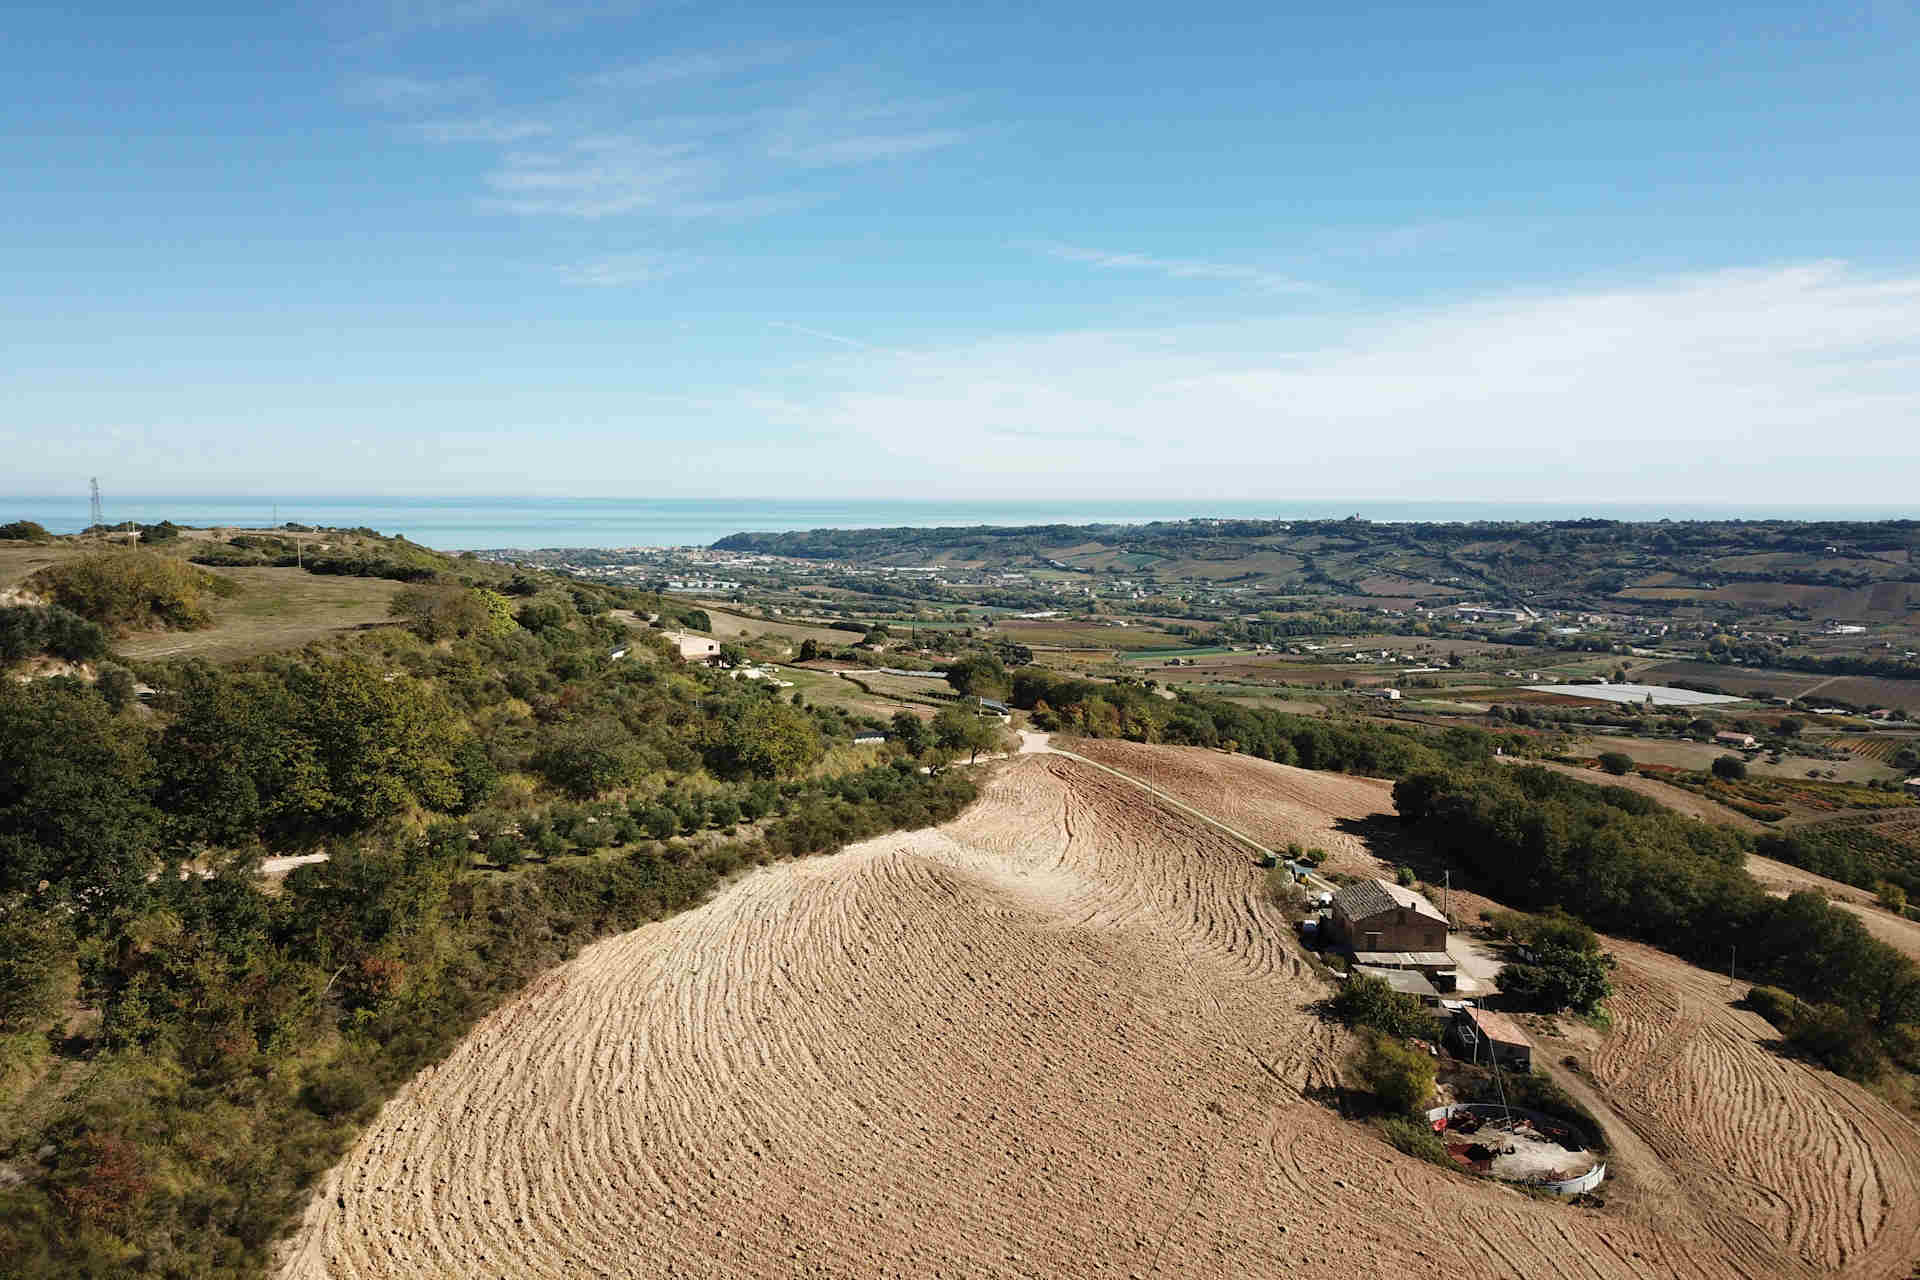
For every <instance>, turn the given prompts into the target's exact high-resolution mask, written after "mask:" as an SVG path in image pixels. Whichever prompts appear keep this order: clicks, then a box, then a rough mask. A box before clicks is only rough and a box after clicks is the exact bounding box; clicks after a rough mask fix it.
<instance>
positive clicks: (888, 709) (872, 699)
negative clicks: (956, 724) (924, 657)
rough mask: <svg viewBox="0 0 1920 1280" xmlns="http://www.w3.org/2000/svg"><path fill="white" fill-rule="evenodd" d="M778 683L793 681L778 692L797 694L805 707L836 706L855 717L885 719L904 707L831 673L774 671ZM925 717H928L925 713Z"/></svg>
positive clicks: (799, 669)
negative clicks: (805, 702) (776, 674)
mask: <svg viewBox="0 0 1920 1280" xmlns="http://www.w3.org/2000/svg"><path fill="white" fill-rule="evenodd" d="M778 671H779V674H780V678H781V679H782V680H790V681H792V682H793V688H792V689H785V690H782V691H781V692H782V693H784V694H786V695H788V696H791V695H793V694H795V693H798V694H800V695H802V696H803V697H805V698H806V700H807V705H809V706H819V707H838V708H840V709H841V710H842V711H846V712H849V713H851V714H853V715H859V716H873V717H875V718H876V719H880V720H886V719H889V718H890V717H892V715H893V713H894V712H896V711H899V710H901V708H902V707H904V706H906V704H905V703H901V702H895V701H894V700H893V699H891V698H886V697H877V696H875V695H873V694H870V693H867V692H865V691H863V690H862V689H861V688H860V687H859V686H858V685H856V684H854V683H852V682H851V681H848V680H842V679H841V678H840V677H839V676H838V675H835V674H834V673H833V672H831V671H820V670H813V669H811V668H808V667H784V666H783V667H780V668H778ZM928 714H931V712H930V711H929V713H928Z"/></svg>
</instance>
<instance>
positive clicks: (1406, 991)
mask: <svg viewBox="0 0 1920 1280" xmlns="http://www.w3.org/2000/svg"><path fill="white" fill-rule="evenodd" d="M1353 971H1354V973H1356V974H1358V975H1359V976H1361V977H1363V978H1378V979H1380V981H1382V982H1384V983H1386V984H1387V985H1388V986H1389V987H1392V988H1393V989H1394V990H1395V991H1398V992H1400V993H1401V994H1402V995H1409V996H1419V997H1420V998H1421V999H1422V1000H1424V1001H1426V1002H1427V1003H1428V1004H1438V1003H1440V991H1439V988H1437V987H1435V986H1434V985H1433V984H1432V983H1431V982H1428V981H1427V976H1426V975H1425V974H1423V973H1421V972H1420V971H1419V970H1418V969H1381V968H1377V967H1375V966H1373V965H1370V964H1356V965H1354V966H1353Z"/></svg>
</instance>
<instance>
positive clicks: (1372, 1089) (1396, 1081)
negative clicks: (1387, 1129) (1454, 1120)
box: [1348, 1032, 1438, 1115]
mask: <svg viewBox="0 0 1920 1280" xmlns="http://www.w3.org/2000/svg"><path fill="white" fill-rule="evenodd" d="M1348 1065H1349V1066H1350V1067H1352V1069H1353V1073H1354V1077H1355V1078H1356V1079H1357V1080H1359V1082H1360V1083H1361V1084H1362V1085H1364V1086H1365V1087H1366V1090H1367V1092H1368V1093H1371V1094H1372V1095H1373V1096H1374V1099H1375V1100H1376V1101H1377V1102H1379V1104H1380V1105H1381V1107H1383V1108H1384V1109H1386V1110H1388V1111H1392V1112H1397V1113H1399V1114H1402V1115H1414V1114H1417V1113H1418V1112H1420V1111H1422V1110H1424V1109H1425V1108H1426V1107H1427V1106H1428V1105H1429V1104H1430V1103H1431V1102H1432V1101H1433V1080H1434V1076H1435V1075H1436V1074H1437V1072H1438V1067H1437V1065H1436V1064H1435V1062H1434V1060H1433V1059H1432V1058H1431V1057H1430V1056H1428V1055H1427V1054H1426V1053H1424V1052H1422V1051H1421V1050H1419V1049H1414V1048H1410V1047H1408V1046H1407V1045H1404V1044H1401V1043H1400V1042H1399V1041H1397V1040H1394V1039H1393V1038H1392V1037H1390V1036H1384V1035H1381V1034H1379V1033H1378V1032H1370V1033H1368V1035H1367V1037H1366V1039H1365V1040H1364V1041H1363V1042H1362V1043H1361V1045H1360V1047H1359V1048H1358V1049H1357V1050H1355V1052H1354V1054H1353V1056H1352V1058H1351V1059H1349V1061H1348Z"/></svg>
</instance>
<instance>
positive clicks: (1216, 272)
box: [1038, 243, 1321, 293]
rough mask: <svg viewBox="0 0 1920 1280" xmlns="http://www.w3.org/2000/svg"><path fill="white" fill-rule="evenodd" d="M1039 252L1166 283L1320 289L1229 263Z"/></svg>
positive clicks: (1068, 250)
mask: <svg viewBox="0 0 1920 1280" xmlns="http://www.w3.org/2000/svg"><path fill="white" fill-rule="evenodd" d="M1038 247H1039V249H1040V251H1041V252H1042V253H1045V254H1046V255H1047V256H1049V257H1052V258H1058V259H1059V260H1061V261H1062V262H1077V263H1082V264H1084V265H1086V266H1090V267H1095V268H1097V269H1099V270H1101V271H1139V272H1146V273H1149V274H1152V275H1159V276H1165V277H1166V278H1168V279H1170V280H1218V281H1224V282H1226V283H1229V284H1242V285H1247V286H1249V287H1251V288H1255V289H1259V290H1262V291H1263V292H1267V293H1318V292H1321V289H1320V286H1318V285H1315V284H1311V283H1309V282H1307V281H1305V280H1300V279H1297V278H1295V277H1293V276H1290V275H1287V274H1285V273H1284V272H1279V271H1270V270H1268V269H1266V268H1264V267H1254V266H1247V265H1244V264H1241V263H1231V262H1207V261H1202V260H1199V259H1194V258H1159V257H1154V256H1153V255H1151V254H1145V253H1117V252H1113V251H1111V250H1106V249H1086V248H1082V247H1080V246H1078V245H1070V244H1052V243H1049V244H1042V245H1040V246H1038Z"/></svg>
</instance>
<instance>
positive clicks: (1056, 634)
mask: <svg viewBox="0 0 1920 1280" xmlns="http://www.w3.org/2000/svg"><path fill="white" fill-rule="evenodd" d="M993 634H994V636H996V637H999V638H1004V639H1007V640H1011V641H1013V642H1014V643H1016V644H1024V645H1031V646H1034V647H1039V646H1042V645H1045V646H1048V647H1051V648H1055V649H1119V650H1122V651H1126V650H1132V649H1167V650H1176V649H1181V648H1182V645H1181V643H1180V637H1179V636H1172V635H1168V634H1167V633H1166V632H1164V631H1159V630H1155V629H1153V628H1149V627H1133V626H1127V627H1121V626H1112V627H1102V626H1096V625H1095V624H1093V623H1071V622H1054V621H1050V620H1047V619H1036V620H1032V621H1029V620H1025V619H1020V618H1001V619H997V620H996V621H995V623H994V627H993Z"/></svg>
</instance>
